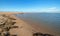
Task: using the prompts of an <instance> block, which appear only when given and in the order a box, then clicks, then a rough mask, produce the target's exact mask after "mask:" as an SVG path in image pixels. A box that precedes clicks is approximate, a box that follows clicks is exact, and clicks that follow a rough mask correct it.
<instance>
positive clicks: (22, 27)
mask: <svg viewBox="0 0 60 36" xmlns="http://www.w3.org/2000/svg"><path fill="white" fill-rule="evenodd" d="M2 14H5V15H9V16H10V17H12V18H15V19H16V20H14V21H15V22H16V24H15V25H16V26H18V28H16V29H11V30H10V31H9V32H10V33H11V34H17V35H18V36H32V35H33V33H35V32H40V33H42V32H43V31H42V30H40V29H38V27H37V26H36V25H34V27H33V26H32V25H30V24H28V23H27V22H25V21H23V20H22V19H20V18H18V17H16V16H15V15H14V14H17V13H2ZM19 14H20V13H19ZM43 34H44V32H43Z"/></svg>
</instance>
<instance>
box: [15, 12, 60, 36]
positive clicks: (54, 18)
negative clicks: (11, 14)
mask: <svg viewBox="0 0 60 36" xmlns="http://www.w3.org/2000/svg"><path fill="white" fill-rule="evenodd" d="M16 16H17V17H19V18H20V19H22V20H25V21H26V22H29V23H31V24H33V23H36V24H37V23H38V25H40V26H41V27H42V28H43V29H44V28H46V29H44V30H47V31H50V32H53V33H55V35H59V36H60V13H30V14H17V15H16ZM41 23H42V24H41Z"/></svg>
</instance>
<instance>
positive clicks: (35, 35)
mask: <svg viewBox="0 0 60 36" xmlns="http://www.w3.org/2000/svg"><path fill="white" fill-rule="evenodd" d="M33 36H53V35H51V34H43V33H40V32H37V33H33Z"/></svg>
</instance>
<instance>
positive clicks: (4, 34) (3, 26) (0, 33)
mask: <svg viewBox="0 0 60 36" xmlns="http://www.w3.org/2000/svg"><path fill="white" fill-rule="evenodd" d="M13 20H16V19H14V18H11V17H9V16H8V15H5V14H2V15H0V36H12V35H11V34H10V32H9V30H10V29H12V28H18V26H14V24H15V23H16V22H14V21H13ZM14 36H17V35H14Z"/></svg>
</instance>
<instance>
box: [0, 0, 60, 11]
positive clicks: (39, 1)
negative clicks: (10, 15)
mask: <svg viewBox="0 0 60 36" xmlns="http://www.w3.org/2000/svg"><path fill="white" fill-rule="evenodd" d="M0 11H18V12H60V0H0Z"/></svg>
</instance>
